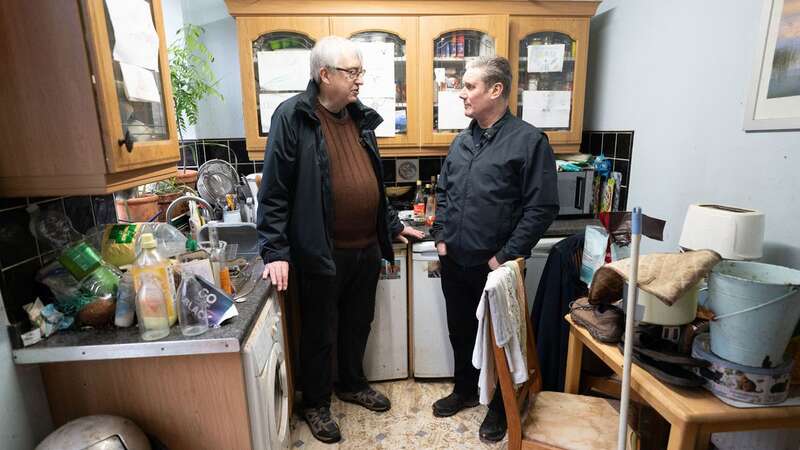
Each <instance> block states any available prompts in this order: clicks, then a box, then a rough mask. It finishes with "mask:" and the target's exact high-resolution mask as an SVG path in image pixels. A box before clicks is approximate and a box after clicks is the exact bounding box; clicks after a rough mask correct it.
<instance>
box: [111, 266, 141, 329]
mask: <svg viewBox="0 0 800 450" xmlns="http://www.w3.org/2000/svg"><path fill="white" fill-rule="evenodd" d="M135 303H136V290H135V289H134V288H133V275H132V274H131V273H130V272H128V273H126V274H125V275H123V276H122V278H121V279H120V280H119V290H118V291H117V310H116V312H115V314H114V325H116V326H118V327H129V326H131V325H133V314H134V311H135V310H136V304H135Z"/></svg>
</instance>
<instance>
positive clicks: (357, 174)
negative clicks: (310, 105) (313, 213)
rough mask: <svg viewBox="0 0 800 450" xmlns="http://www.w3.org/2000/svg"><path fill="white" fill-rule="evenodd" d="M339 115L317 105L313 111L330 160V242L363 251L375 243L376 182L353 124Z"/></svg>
mask: <svg viewBox="0 0 800 450" xmlns="http://www.w3.org/2000/svg"><path fill="white" fill-rule="evenodd" d="M343 112H344V115H343V116H342V117H337V116H336V115H334V114H332V113H331V112H330V111H328V110H327V109H325V108H324V107H323V106H322V105H320V104H319V103H318V104H317V108H316V113H317V117H319V119H320V123H321V124H322V134H323V136H324V137H325V144H326V147H327V149H328V158H329V159H330V168H331V187H332V189H333V210H334V221H333V242H334V246H335V247H337V248H364V247H367V246H369V245H370V244H372V243H373V242H375V241H376V240H377V234H376V229H377V226H378V225H377V220H378V205H379V200H380V199H379V195H380V194H379V192H378V180H377V179H376V178H375V170H374V169H373V168H372V163H371V162H370V160H369V155H368V154H367V151H366V150H365V149H364V148H363V147H362V146H361V144H360V143H359V132H358V128H357V127H356V124H355V122H353V119H352V118H351V117H349V116H348V115H347V110H346V109H345V110H343Z"/></svg>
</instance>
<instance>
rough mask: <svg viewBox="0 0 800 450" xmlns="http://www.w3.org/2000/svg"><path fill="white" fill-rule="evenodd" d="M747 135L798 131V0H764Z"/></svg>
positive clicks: (745, 122)
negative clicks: (758, 132)
mask: <svg viewBox="0 0 800 450" xmlns="http://www.w3.org/2000/svg"><path fill="white" fill-rule="evenodd" d="M753 72H754V75H753V81H752V84H751V87H750V94H749V96H748V99H747V105H746V110H745V118H744V129H745V130H746V131H759V130H800V0H764V6H763V11H762V16H761V33H760V34H759V41H758V48H757V51H756V58H755V67H754V70H753Z"/></svg>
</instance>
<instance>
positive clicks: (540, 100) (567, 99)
mask: <svg viewBox="0 0 800 450" xmlns="http://www.w3.org/2000/svg"><path fill="white" fill-rule="evenodd" d="M571 100H572V92H570V91H522V120H524V121H526V122H528V123H530V124H533V125H535V126H537V127H539V128H567V127H569V113H570V103H571Z"/></svg>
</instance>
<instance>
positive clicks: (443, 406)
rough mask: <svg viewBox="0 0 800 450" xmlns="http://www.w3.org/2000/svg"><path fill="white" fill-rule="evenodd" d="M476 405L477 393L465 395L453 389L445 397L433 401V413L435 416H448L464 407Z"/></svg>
mask: <svg viewBox="0 0 800 450" xmlns="http://www.w3.org/2000/svg"><path fill="white" fill-rule="evenodd" d="M474 406H478V394H477V393H476V394H475V395H472V396H465V395H461V394H458V393H456V392H455V391H453V393H452V394H450V395H448V396H447V397H444V398H440V399H439V400H436V402H434V403H433V415H434V416H436V417H450V416H452V415H453V414H455V413H457V412H459V411H461V410H462V409H464V408H472V407H474Z"/></svg>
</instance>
